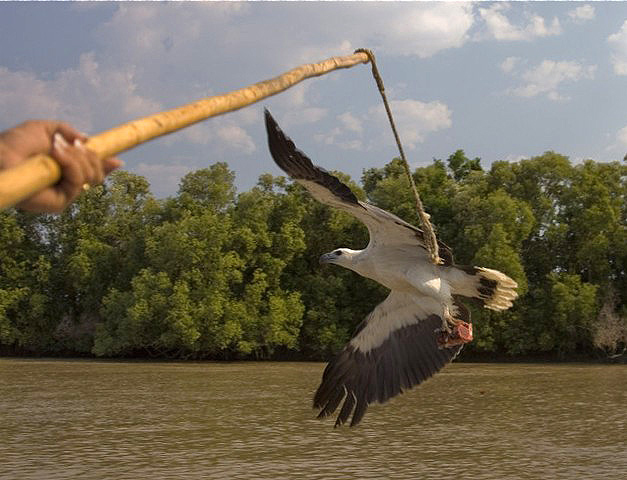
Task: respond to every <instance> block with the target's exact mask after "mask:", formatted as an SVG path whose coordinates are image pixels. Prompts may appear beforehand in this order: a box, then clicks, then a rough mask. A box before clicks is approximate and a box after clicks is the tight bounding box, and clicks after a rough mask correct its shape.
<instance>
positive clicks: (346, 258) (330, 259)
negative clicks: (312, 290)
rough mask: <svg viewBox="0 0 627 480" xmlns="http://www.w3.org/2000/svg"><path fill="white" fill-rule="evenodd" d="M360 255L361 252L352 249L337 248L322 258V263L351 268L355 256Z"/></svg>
mask: <svg viewBox="0 0 627 480" xmlns="http://www.w3.org/2000/svg"><path fill="white" fill-rule="evenodd" d="M358 253H360V251H359V250H351V249H350V248H336V249H335V250H333V251H332V252H329V253H325V254H324V255H322V256H321V257H320V263H334V264H336V265H341V266H343V267H346V268H351V265H352V263H353V260H354V258H355V255H357V254H358Z"/></svg>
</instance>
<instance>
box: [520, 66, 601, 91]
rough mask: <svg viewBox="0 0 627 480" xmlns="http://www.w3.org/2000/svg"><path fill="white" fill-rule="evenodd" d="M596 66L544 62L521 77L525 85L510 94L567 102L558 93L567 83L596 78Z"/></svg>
mask: <svg viewBox="0 0 627 480" xmlns="http://www.w3.org/2000/svg"><path fill="white" fill-rule="evenodd" d="M595 71H596V66H595V65H583V64H582V63H579V62H573V61H560V62H555V61H553V60H543V61H542V62H541V63H540V64H539V65H537V66H536V67H533V68H531V69H529V70H527V71H526V72H524V73H523V74H522V75H521V79H522V80H523V85H521V86H519V87H516V88H511V89H510V90H509V92H510V93H512V94H514V95H517V96H520V97H535V96H537V95H542V94H546V96H547V98H549V99H550V100H566V99H567V97H564V96H563V95H561V94H560V93H559V92H558V88H559V87H560V86H561V85H562V84H563V83H565V82H576V81H579V80H582V79H591V78H594V73H595Z"/></svg>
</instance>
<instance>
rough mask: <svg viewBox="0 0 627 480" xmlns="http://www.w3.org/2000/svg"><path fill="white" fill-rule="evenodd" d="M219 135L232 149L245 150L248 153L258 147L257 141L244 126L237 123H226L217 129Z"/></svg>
mask: <svg viewBox="0 0 627 480" xmlns="http://www.w3.org/2000/svg"><path fill="white" fill-rule="evenodd" d="M216 135H217V137H218V138H219V139H220V140H221V141H222V142H224V143H226V144H228V145H229V146H230V147H231V148H232V149H234V150H236V151H239V152H243V153H245V154H247V155H250V154H251V153H253V152H254V151H255V149H256V147H255V142H254V141H253V139H252V138H251V137H250V135H248V133H246V130H244V129H243V128H242V127H239V126H237V125H225V126H223V127H219V128H218V129H217V131H216Z"/></svg>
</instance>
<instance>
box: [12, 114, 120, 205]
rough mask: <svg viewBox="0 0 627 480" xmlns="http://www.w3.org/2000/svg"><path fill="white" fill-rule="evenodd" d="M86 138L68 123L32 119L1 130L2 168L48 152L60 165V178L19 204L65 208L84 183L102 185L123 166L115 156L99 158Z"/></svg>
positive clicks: (13, 165)
mask: <svg viewBox="0 0 627 480" xmlns="http://www.w3.org/2000/svg"><path fill="white" fill-rule="evenodd" d="M86 140H87V137H86V136H85V135H83V134H82V133H80V132H78V131H76V130H75V129H74V128H72V127H71V126H69V125H68V124H66V123H61V122H55V121H49V120H31V121H28V122H25V123H22V124H21V125H18V126H16V127H14V128H11V129H9V130H6V131H4V132H0V170H3V169H7V168H11V167H15V166H17V165H19V164H20V163H22V162H24V161H25V160H27V159H28V158H29V157H31V156H32V155H36V154H40V153H43V154H46V155H50V156H51V157H52V158H54V159H55V160H56V161H57V162H58V163H59V166H60V167H61V180H59V182H58V183H56V184H55V185H52V186H50V187H48V188H46V189H44V190H42V191H40V192H38V193H36V194H35V195H33V196H32V197H30V198H28V199H26V200H23V201H22V202H21V203H19V204H18V205H17V207H19V208H21V209H23V210H28V211H32V212H49V213H58V212H61V211H63V209H65V207H67V206H68V205H69V204H70V203H71V202H72V201H73V200H74V199H75V198H76V197H77V196H78V195H79V194H80V193H81V192H82V191H83V186H84V185H88V186H91V185H99V184H101V183H102V182H103V181H104V178H105V176H106V175H108V174H109V173H110V172H112V171H113V170H115V169H116V168H119V167H121V166H122V162H121V161H120V160H119V159H118V158H116V157H109V158H105V159H102V160H100V159H98V156H97V155H96V154H95V153H94V152H92V151H91V150H88V149H87V148H86V147H85V146H84V142H85V141H86Z"/></svg>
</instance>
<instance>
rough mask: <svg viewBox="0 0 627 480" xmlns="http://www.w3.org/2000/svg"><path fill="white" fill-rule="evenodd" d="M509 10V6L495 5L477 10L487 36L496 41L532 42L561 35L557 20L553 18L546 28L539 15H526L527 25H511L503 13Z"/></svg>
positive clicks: (543, 20)
mask: <svg viewBox="0 0 627 480" xmlns="http://www.w3.org/2000/svg"><path fill="white" fill-rule="evenodd" d="M509 9H510V5H508V4H504V3H495V4H493V5H490V6H489V7H488V8H479V15H480V16H481V18H482V19H483V21H484V22H485V25H486V27H487V30H488V36H489V37H491V38H494V39H496V40H503V41H514V40H533V39H534V38H536V37H548V36H551V35H559V34H560V33H562V27H561V25H560V22H559V20H558V19H557V18H553V20H552V21H551V24H550V25H548V26H547V23H546V21H545V19H544V18H543V17H541V16H539V15H535V14H533V15H527V24H526V25H524V26H517V25H513V24H512V23H511V22H510V20H509V19H508V18H507V16H506V15H505V14H504V13H503V12H506V11H507V10H509Z"/></svg>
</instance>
